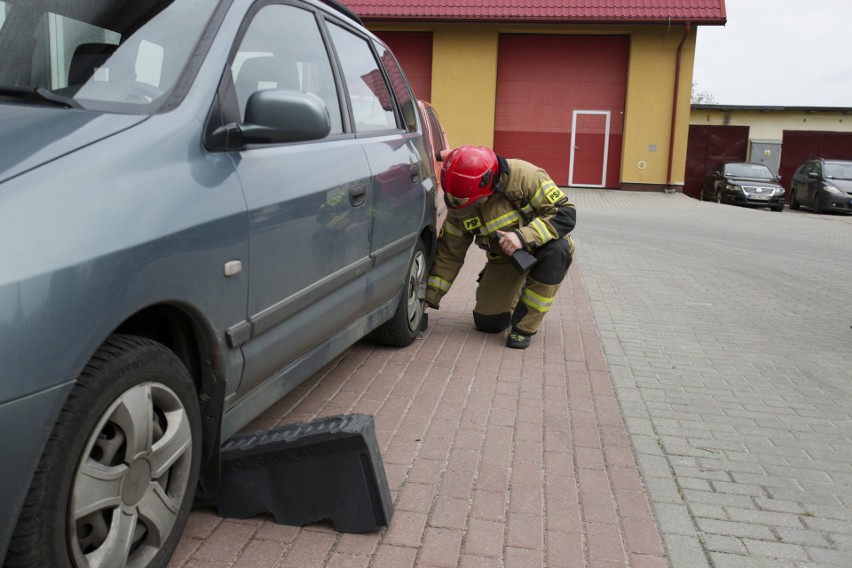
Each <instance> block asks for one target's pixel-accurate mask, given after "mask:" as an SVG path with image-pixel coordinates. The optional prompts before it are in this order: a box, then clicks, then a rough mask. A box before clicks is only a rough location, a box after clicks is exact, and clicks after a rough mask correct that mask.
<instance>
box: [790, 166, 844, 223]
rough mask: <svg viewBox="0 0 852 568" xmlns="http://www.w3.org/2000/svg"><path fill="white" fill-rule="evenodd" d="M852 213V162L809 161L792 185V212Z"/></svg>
mask: <svg viewBox="0 0 852 568" xmlns="http://www.w3.org/2000/svg"><path fill="white" fill-rule="evenodd" d="M802 205H804V206H805V207H809V208H810V209H812V210H813V212H814V213H823V212H825V211H842V212H844V213H852V161H846V160H825V159H823V158H814V159H813V160H808V161H807V162H805V163H804V164H802V165H801V166H799V169H797V170H796V173H795V174H793V179H792V180H791V182H790V209H798V208H799V207H801V206H802Z"/></svg>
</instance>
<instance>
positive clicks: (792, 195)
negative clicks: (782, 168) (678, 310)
mask: <svg viewBox="0 0 852 568" xmlns="http://www.w3.org/2000/svg"><path fill="white" fill-rule="evenodd" d="M800 207H801V205H800V204H799V200H798V199H796V192H795V191H792V190H791V191H790V209H792V210H794V211H798V210H799V208H800Z"/></svg>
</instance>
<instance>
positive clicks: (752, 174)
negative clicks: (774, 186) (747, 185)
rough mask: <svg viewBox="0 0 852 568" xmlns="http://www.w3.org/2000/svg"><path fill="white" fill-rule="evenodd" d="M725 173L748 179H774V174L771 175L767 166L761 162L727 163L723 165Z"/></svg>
mask: <svg viewBox="0 0 852 568" xmlns="http://www.w3.org/2000/svg"><path fill="white" fill-rule="evenodd" d="M725 175H728V176H731V177H740V178H748V179H763V180H767V181H772V180H774V179H775V176H774V175H772V172H770V171H769V168H767V167H766V166H763V165H761V164H727V165H726V166H725Z"/></svg>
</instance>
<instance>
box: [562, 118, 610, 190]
mask: <svg viewBox="0 0 852 568" xmlns="http://www.w3.org/2000/svg"><path fill="white" fill-rule="evenodd" d="M609 121H610V111H608V110H575V111H574V113H573V116H572V119H571V163H570V166H569V171H568V185H570V186H573V187H606V166H607V156H608V154H609Z"/></svg>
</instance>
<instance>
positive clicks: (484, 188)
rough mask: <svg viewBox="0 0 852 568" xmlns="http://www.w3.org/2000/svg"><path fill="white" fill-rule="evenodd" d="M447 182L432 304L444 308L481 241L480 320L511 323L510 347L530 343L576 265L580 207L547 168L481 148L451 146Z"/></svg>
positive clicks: (490, 326) (491, 327)
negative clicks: (574, 238) (483, 254)
mask: <svg viewBox="0 0 852 568" xmlns="http://www.w3.org/2000/svg"><path fill="white" fill-rule="evenodd" d="M441 185H442V186H443V189H444V200H445V202H446V204H447V218H446V220H445V221H444V223H443V225H442V226H441V234H440V236H439V239H438V253H437V257H436V258H435V262H434V264H433V265H432V270H431V273H430V275H429V279H428V282H427V289H426V297H425V302H426V305H427V306H429V307H431V308H433V309H438V307H439V304H440V302H441V298H442V297H443V296H444V294H446V293H447V292H448V291H449V289H450V287H451V286H452V284H453V280H454V279H455V278H456V276H457V275H458V273H459V270H461V267H462V264H463V263H464V259H465V255H466V253H467V249H468V247H469V246H470V243H471V242H475V243H476V244H477V245H478V246H479V247H480V248H482V249H484V250H485V251H486V258H487V262H486V264H485V268H484V269H483V270H482V272H481V273H480V275H479V279H478V282H479V286H478V287H477V290H476V306H475V307H474V309H473V322H474V325H475V326H476V328H477V329H479V330H480V331H484V332H486V333H500V332H502V331H504V330H505V329H506V328H507V327H509V326H510V325H511V331H510V333H509V335H508V337H507V340H506V345H507V346H508V347H512V348H515V349H526V348H527V347H529V345H530V341H531V338H532V336H533V335H534V334H535V332H536V330H538V326H539V325H540V324H541V321H542V319H543V318H544V314H546V313H547V311H548V310H549V309H550V306H551V304H552V303H553V298H554V296H555V295H556V291H557V290H559V286H560V284H561V283H562V280H563V279H564V278H565V274H566V273H567V272H568V267H569V266H570V265H571V260H572V258H573V255H574V243H573V241H572V240H571V237H570V235H569V234H568V233H569V232H570V231H571V230H572V229H573V228H574V225H575V223H576V219H577V212H576V208H575V207H574V205H573V204H572V203H571V202H570V201H569V200H568V198H567V197H566V196H565V194H564V193H563V192H562V190H561V189H559V187H557V186H556V184H555V183H553V181H552V180H551V179H550V176H548V175H547V172H545V171H544V170H543V169H541V168H539V167H536V166H534V165H533V164H530V163H529V162H525V161H523V160H513V159H509V160H507V159H504V158H502V157H499V156H497V155H496V154H495V153H494V151H493V150H491V149H490V148H485V147H482V146H461V147H459V148H456V149H454V150H451V151H450V152H449V153H448V154H447V155H446V156H445V157H444V159H443V166H442V167H441ZM530 255H532V256H530ZM522 256H525V257H526V259H527V260H529V262H528V263H525V262H524V259H523V258H519V257H522ZM530 264H532V266H531V267H530Z"/></svg>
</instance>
